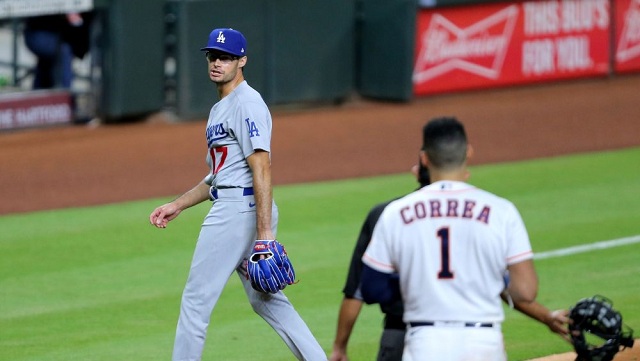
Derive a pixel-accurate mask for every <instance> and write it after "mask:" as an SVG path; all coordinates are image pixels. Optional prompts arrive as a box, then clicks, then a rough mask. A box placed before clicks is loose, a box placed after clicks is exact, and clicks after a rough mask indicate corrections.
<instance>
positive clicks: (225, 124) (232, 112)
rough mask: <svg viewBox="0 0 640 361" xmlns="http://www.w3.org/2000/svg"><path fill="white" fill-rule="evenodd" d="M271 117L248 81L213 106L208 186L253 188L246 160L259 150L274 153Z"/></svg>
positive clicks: (209, 140) (207, 130)
mask: <svg viewBox="0 0 640 361" xmlns="http://www.w3.org/2000/svg"><path fill="white" fill-rule="evenodd" d="M271 127H272V120H271V113H270V112H269V109H268V108H267V105H266V104H265V102H264V100H262V97H261V96H260V94H259V93H258V92H257V91H255V90H254V89H253V88H252V87H250V86H249V84H248V83H247V82H246V81H243V82H242V83H240V85H238V86H237V87H236V88H235V89H234V90H233V91H232V92H231V93H230V94H229V95H227V96H225V97H224V98H222V99H221V100H220V101H219V102H217V103H216V104H214V105H213V107H212V108H211V111H210V112H209V120H208V122H207V128H206V137H207V148H208V152H207V164H208V165H209V168H210V169H211V172H210V173H209V174H208V175H207V176H206V177H205V182H206V183H207V184H209V185H213V186H216V187H252V186H253V176H252V173H251V169H250V168H249V164H248V163H247V160H246V158H247V157H248V156H250V155H251V154H253V152H254V151H255V150H256V149H262V150H265V151H267V152H270V151H271Z"/></svg>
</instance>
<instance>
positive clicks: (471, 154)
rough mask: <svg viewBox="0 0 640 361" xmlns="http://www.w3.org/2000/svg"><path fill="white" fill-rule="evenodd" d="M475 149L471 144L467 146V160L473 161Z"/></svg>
mask: <svg viewBox="0 0 640 361" xmlns="http://www.w3.org/2000/svg"><path fill="white" fill-rule="evenodd" d="M473 154H474V153H473V147H472V146H471V144H467V160H469V159H471V158H472V157H473Z"/></svg>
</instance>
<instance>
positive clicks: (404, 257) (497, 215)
mask: <svg viewBox="0 0 640 361" xmlns="http://www.w3.org/2000/svg"><path fill="white" fill-rule="evenodd" d="M532 257H533V253H532V251H531V245H530V242H529V236H528V234H527V231H526V228H525V226H524V223H523V221H522V218H521V216H520V214H519V212H518V210H517V209H516V207H515V206H514V205H513V204H512V203H511V202H510V201H508V200H506V199H504V198H500V197H498V196H496V195H493V194H491V193H489V192H486V191H484V190H481V189H478V188H475V187H473V186H471V185H469V184H466V183H463V182H454V181H440V182H436V183H433V184H431V185H429V186H427V187H424V188H422V189H420V190H418V191H415V192H413V193H411V194H409V195H407V196H405V197H403V198H401V199H399V200H396V201H394V202H392V203H391V204H390V205H388V206H387V208H386V209H385V210H384V212H383V213H382V216H381V217H380V220H379V221H378V223H377V224H376V228H375V230H374V233H373V236H372V239H371V243H370V244H369V246H368V248H367V250H366V251H365V254H364V256H363V259H362V260H363V262H364V263H365V264H367V265H368V266H369V267H371V268H373V269H375V270H377V271H379V272H384V273H394V272H397V273H398V274H399V276H400V289H401V293H402V298H403V301H404V306H405V313H404V320H405V322H411V321H414V322H416V321H464V322H501V321H502V320H503V319H504V313H503V310H502V305H501V300H500V297H499V295H500V292H501V291H502V290H503V289H504V281H503V274H504V271H505V270H506V267H507V265H508V264H514V263H518V262H521V261H524V260H527V259H531V258H532Z"/></svg>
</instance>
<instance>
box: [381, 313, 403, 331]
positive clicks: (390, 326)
mask: <svg viewBox="0 0 640 361" xmlns="http://www.w3.org/2000/svg"><path fill="white" fill-rule="evenodd" d="M384 328H385V329H387V330H406V329H407V325H405V323H404V322H402V316H393V315H386V317H385V318H384Z"/></svg>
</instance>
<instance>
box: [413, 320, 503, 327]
mask: <svg viewBox="0 0 640 361" xmlns="http://www.w3.org/2000/svg"><path fill="white" fill-rule="evenodd" d="M447 323H448V322H447V321H442V325H443V326H446V325H447ZM450 324H451V325H452V326H454V325H457V324H459V325H460V326H464V327H493V323H490V322H464V323H462V322H459V323H458V322H451V323H450ZM435 325H436V323H435V322H433V321H426V322H409V326H411V327H420V326H435Z"/></svg>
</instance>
